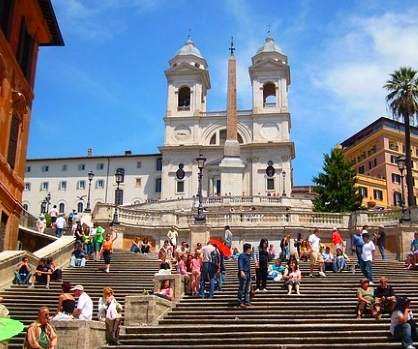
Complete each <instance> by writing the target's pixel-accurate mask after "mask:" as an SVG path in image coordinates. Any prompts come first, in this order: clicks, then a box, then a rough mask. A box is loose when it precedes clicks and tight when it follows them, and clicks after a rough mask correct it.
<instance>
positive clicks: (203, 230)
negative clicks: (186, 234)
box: [190, 224, 210, 253]
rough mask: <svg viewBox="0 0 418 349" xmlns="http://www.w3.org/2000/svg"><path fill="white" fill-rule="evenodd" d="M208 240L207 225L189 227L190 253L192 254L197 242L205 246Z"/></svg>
mask: <svg viewBox="0 0 418 349" xmlns="http://www.w3.org/2000/svg"><path fill="white" fill-rule="evenodd" d="M209 239H210V226H209V225H207V224H191V225H190V251H191V252H192V253H194V250H195V248H196V245H197V243H198V242H200V243H201V244H202V246H205V245H206V244H207V242H208V241H209Z"/></svg>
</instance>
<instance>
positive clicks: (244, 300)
mask: <svg viewBox="0 0 418 349" xmlns="http://www.w3.org/2000/svg"><path fill="white" fill-rule="evenodd" d="M238 280H239V289H238V307H239V308H247V307H251V299H250V293H251V292H250V290H251V245H250V244H247V243H246V244H244V248H243V252H242V253H241V254H240V255H239V257H238Z"/></svg>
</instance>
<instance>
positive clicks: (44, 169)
mask: <svg viewBox="0 0 418 349" xmlns="http://www.w3.org/2000/svg"><path fill="white" fill-rule="evenodd" d="M41 171H42V172H48V171H49V166H48V165H44V166H42V169H41Z"/></svg>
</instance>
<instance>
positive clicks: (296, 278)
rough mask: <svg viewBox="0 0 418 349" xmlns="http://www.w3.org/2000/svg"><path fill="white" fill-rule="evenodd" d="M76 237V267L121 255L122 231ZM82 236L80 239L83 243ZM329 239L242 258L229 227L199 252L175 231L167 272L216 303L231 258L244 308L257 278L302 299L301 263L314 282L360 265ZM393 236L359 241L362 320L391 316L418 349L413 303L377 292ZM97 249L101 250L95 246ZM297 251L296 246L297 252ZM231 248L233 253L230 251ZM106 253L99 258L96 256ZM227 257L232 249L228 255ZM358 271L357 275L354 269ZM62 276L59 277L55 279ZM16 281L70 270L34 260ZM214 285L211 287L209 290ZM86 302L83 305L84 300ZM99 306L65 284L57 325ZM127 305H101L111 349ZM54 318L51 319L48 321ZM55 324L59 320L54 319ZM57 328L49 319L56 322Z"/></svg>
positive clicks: (249, 251)
mask: <svg viewBox="0 0 418 349" xmlns="http://www.w3.org/2000/svg"><path fill="white" fill-rule="evenodd" d="M74 233H75V236H76V247H75V250H74V252H73V255H72V257H71V261H70V266H72V267H77V266H79V267H84V266H85V263H86V260H88V259H89V258H92V256H93V258H94V259H99V257H100V256H102V257H103V258H104V260H105V270H104V271H106V272H109V270H110V257H111V252H112V250H113V245H112V243H113V241H115V240H116V239H117V231H116V230H115V229H112V234H106V235H104V230H103V232H101V231H100V232H99V235H101V236H102V241H100V240H99V241H98V242H96V241H94V237H95V236H96V235H97V228H96V230H95V234H94V236H93V239H92V236H91V232H90V231H89V230H86V229H83V230H81V229H80V228H79V227H78V226H77V225H76V227H75V230H74ZM78 234H79V235H80V236H79V238H77V236H78ZM320 235H321V233H320V231H319V229H314V231H313V232H312V234H310V235H309V236H308V238H307V239H306V240H305V239H303V238H302V236H301V234H298V235H297V237H296V238H295V239H293V241H292V239H291V237H290V235H286V236H284V238H283V239H282V240H281V242H280V253H279V254H277V253H276V250H275V248H274V245H273V244H269V241H268V240H267V239H266V238H262V239H261V240H260V242H259V244H258V246H254V247H252V245H251V244H249V243H245V244H244V245H243V249H242V253H240V252H239V249H238V248H237V247H233V246H232V243H233V234H232V231H231V228H230V227H229V226H225V235H224V239H223V241H220V240H219V241H216V240H213V239H212V240H210V241H208V243H207V244H206V245H204V246H202V244H201V243H197V244H196V246H195V248H194V249H193V248H191V247H190V246H189V244H187V243H186V242H185V241H183V242H181V243H180V244H178V238H179V232H178V228H177V227H176V226H172V227H171V228H170V230H169V231H168V233H167V239H166V240H165V241H164V243H163V245H162V246H161V248H160V249H159V251H158V258H159V259H160V266H159V270H160V273H161V274H163V273H164V271H165V272H167V273H169V272H171V271H172V270H173V266H174V265H175V267H176V271H177V273H178V274H180V275H182V276H183V279H184V281H185V283H186V284H187V285H188V287H189V291H190V292H191V295H192V296H196V297H200V298H206V297H208V298H213V297H214V293H215V291H216V289H218V290H221V289H222V283H223V281H224V277H225V276H224V275H225V272H226V269H225V263H224V260H226V259H229V258H231V259H233V260H236V261H237V265H238V280H239V286H238V291H237V306H238V307H239V308H242V309H246V308H251V307H253V305H252V303H251V300H252V297H253V294H252V292H251V290H252V289H253V288H252V286H251V282H252V280H253V277H254V280H255V284H256V286H255V287H254V291H255V292H263V291H267V286H268V284H267V280H272V281H273V282H281V283H282V284H283V288H284V289H285V291H287V293H286V294H287V295H291V294H292V293H293V292H294V293H295V294H296V295H300V294H301V283H302V273H301V270H300V267H299V262H300V261H305V262H309V274H308V276H309V277H313V276H314V270H317V272H318V275H319V276H320V277H322V278H325V277H326V273H327V272H329V271H330V272H333V273H338V272H344V271H348V269H347V268H348V267H349V264H350V263H351V264H352V263H353V261H351V260H350V258H349V257H348V256H347V254H346V253H345V249H346V244H345V241H344V240H343V239H342V237H341V235H340V233H339V232H338V229H337V228H334V229H333V231H332V235H331V240H332V245H330V246H325V245H324V244H323V243H321V237H320ZM385 238H386V233H385V231H384V227H383V226H379V229H378V231H377V232H376V233H374V234H369V232H368V227H367V226H364V227H361V228H360V227H359V228H357V229H356V233H355V235H354V236H353V238H352V241H351V245H352V252H353V253H354V254H355V255H356V256H357V266H358V267H359V268H360V270H361V272H362V273H363V275H364V279H362V280H361V282H360V287H359V288H358V290H357V301H358V302H357V306H356V316H357V318H358V319H361V318H362V317H363V316H364V315H365V314H369V315H370V316H372V317H374V318H376V319H380V318H381V316H382V315H383V314H390V316H391V327H390V332H391V333H392V335H393V336H394V337H395V338H398V339H400V340H401V341H402V344H403V346H404V348H407V349H412V348H414V347H413V341H414V340H417V331H416V325H415V322H414V320H413V315H412V311H411V307H410V303H411V302H410V300H409V299H408V298H406V297H400V296H398V295H396V294H395V292H394V290H393V288H392V287H391V286H390V285H388V279H387V278H385V277H382V278H380V280H379V285H378V286H377V287H374V286H375V284H374V279H373V263H374V260H375V258H376V255H375V251H376V246H377V249H378V251H379V252H380V255H381V258H382V259H386V252H385ZM96 243H97V246H96V245H95V244H96ZM292 245H293V248H292ZM225 248H226V249H227V250H225ZM130 250H131V252H132V253H141V254H148V253H150V244H149V242H148V240H147V238H144V239H142V241H141V239H139V238H136V239H135V240H134V241H132V244H131V248H130ZM97 251H98V254H96V252H97ZM225 251H229V253H227V254H226V255H225ZM417 251H418V233H415V236H414V240H413V241H412V242H411V252H410V253H409V254H408V256H407V258H408V259H407V263H408V265H407V268H408V269H409V268H411V266H412V267H415V264H416V258H417V257H416V256H417V255H418V252H417ZM252 261H253V263H254V269H255V270H254V271H255V273H254V274H255V275H254V276H252V274H251V271H252V267H251V266H252ZM351 270H352V269H351ZM54 273H55V276H53V275H54ZM15 276H16V281H17V283H19V284H29V288H33V287H34V284H35V283H42V284H45V287H46V288H49V283H50V281H51V280H52V278H53V277H55V280H59V281H62V272H61V271H60V270H59V269H56V268H55V267H53V261H48V260H46V259H41V260H40V262H39V265H38V266H37V268H36V270H32V267H31V266H30V265H29V264H28V259H27V258H25V257H24V258H22V261H21V263H19V264H18V265H17V267H16V273H15ZM207 284H208V288H206V286H207ZM154 295H155V296H157V297H161V298H164V299H166V300H169V301H171V300H173V298H174V291H173V288H172V285H171V281H170V279H164V280H162V281H161V285H160V287H159V289H158V291H155V292H154ZM77 299H78V300H77ZM92 311H93V303H92V301H91V298H90V297H89V296H88V295H87V293H85V292H84V288H83V286H82V285H76V286H75V287H73V288H71V285H70V284H69V282H67V281H64V282H62V294H61V295H60V296H59V298H58V307H57V311H56V314H55V316H54V317H53V319H54V320H65V319H72V318H79V319H84V320H91V319H92ZM121 312H122V307H121V305H120V304H119V303H118V302H117V301H116V299H115V297H114V295H113V291H112V289H111V288H109V287H106V288H105V289H104V290H103V297H101V298H100V299H99V301H98V313H99V319H100V320H102V321H105V323H106V331H107V338H108V343H110V344H116V345H118V344H120V341H119V330H120V325H121V321H122V315H121ZM46 314H47V315H48V316H49V310H48V309H47V308H45V307H43V308H41V309H40V313H39V316H38V319H37V322H38V323H40V321H45V317H47V316H46ZM47 318H48V319H49V317H47ZM51 318H52V317H51ZM48 322H49V320H48ZM44 328H45V330H46V331H47V330H48V335H47V338H48V340H49V341H51V343H52V342H53V341H54V338H55V340H56V336H55V337H54V335H55V334H54V332H53V331H49V327H48V326H45V327H44ZM35 329H36V327H32V328H31V327H30V328H29V330H28V335H27V341H28V342H29V341H32V343H33V340H34V339H36V338H39V337H38V335H34V334H33V333H34V332H33V331H35Z"/></svg>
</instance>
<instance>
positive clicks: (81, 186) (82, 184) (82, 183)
mask: <svg viewBox="0 0 418 349" xmlns="http://www.w3.org/2000/svg"><path fill="white" fill-rule="evenodd" d="M77 189H86V181H85V180H81V181H78V182H77Z"/></svg>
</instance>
